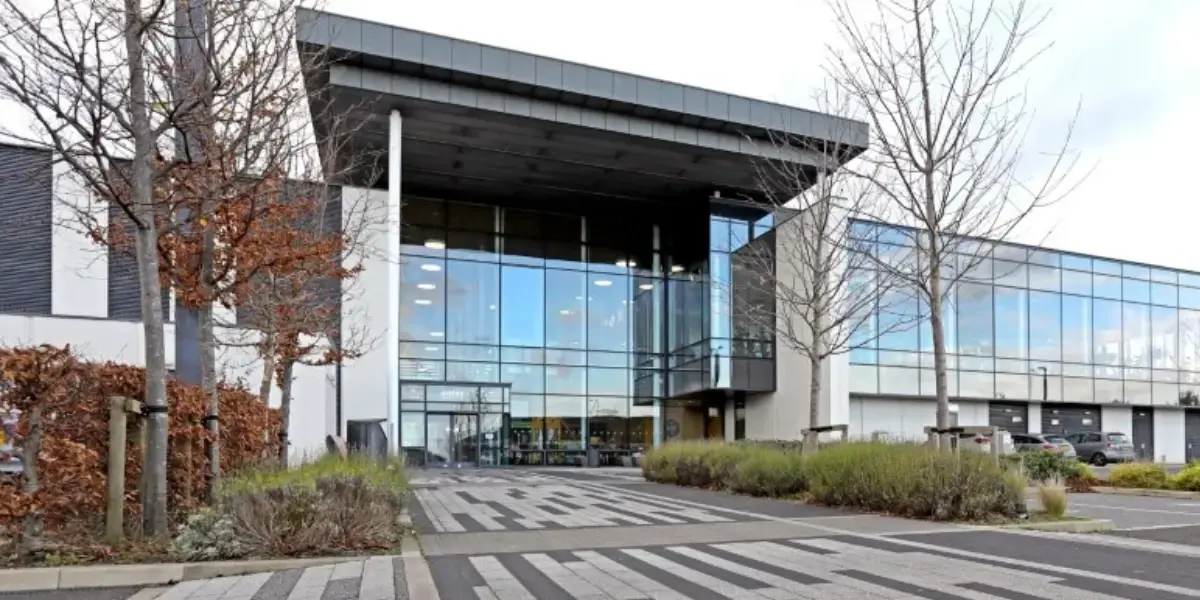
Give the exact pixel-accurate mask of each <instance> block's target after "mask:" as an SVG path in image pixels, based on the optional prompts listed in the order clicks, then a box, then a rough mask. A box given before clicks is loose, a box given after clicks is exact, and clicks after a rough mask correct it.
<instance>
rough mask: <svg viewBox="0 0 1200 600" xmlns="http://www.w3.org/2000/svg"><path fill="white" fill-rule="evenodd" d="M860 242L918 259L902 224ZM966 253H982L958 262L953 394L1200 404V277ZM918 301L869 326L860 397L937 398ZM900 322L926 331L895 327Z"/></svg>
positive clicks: (855, 381)
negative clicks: (897, 228)
mask: <svg viewBox="0 0 1200 600" xmlns="http://www.w3.org/2000/svg"><path fill="white" fill-rule="evenodd" d="M854 235H855V236H856V237H858V238H859V239H860V240H862V241H864V242H866V243H869V244H872V245H873V247H874V248H875V251H876V252H878V253H879V254H878V256H880V257H885V256H889V255H894V256H904V255H908V256H912V254H910V253H911V252H912V250H911V249H910V248H905V247H903V246H904V245H905V244H910V243H911V236H910V235H908V234H904V233H898V232H897V230H896V229H894V228H890V227H887V226H883V225H879V224H874V223H857V224H856V226H855V228H854ZM980 244H983V242H980ZM963 247H964V250H965V251H970V252H973V253H974V256H971V257H968V256H965V255H964V256H960V257H956V260H955V264H954V265H951V267H953V268H956V269H959V270H960V271H963V272H964V273H963V276H962V277H961V278H960V281H959V283H958V285H957V286H955V287H954V288H953V289H951V290H950V291H949V293H948V295H947V301H946V302H944V304H943V313H944V314H943V322H944V323H945V324H946V332H947V333H946V345H947V351H948V354H949V367H950V369H951V371H950V373H949V385H950V395H951V396H954V397H959V398H980V399H996V400H1000V399H1003V400H1015V401H1034V402H1042V401H1048V402H1064V403H1082V404H1091V403H1096V404H1111V403H1124V404H1136V405H1160V406H1178V405H1184V406H1196V405H1197V404H1198V400H1200V275H1198V274H1196V273H1188V272H1183V271H1177V270H1171V269H1163V268H1156V267H1150V266H1146V265H1138V264H1132V263H1125V262H1119V261H1112V260H1106V259H1100V258H1093V257H1088V256H1080V255H1075V254H1067V253H1062V252H1055V251H1049V250H1042V249H1030V248H1025V247H1021V246H1015V245H1009V244H992V243H987V244H986V247H984V246H980V247H979V248H980V249H976V247H975V246H972V247H971V248H970V249H968V248H966V246H965V245H964V246H963ZM980 257H983V258H980ZM862 276H863V278H864V280H865V281H868V282H869V281H870V280H871V279H872V278H874V277H878V276H879V275H878V274H876V273H873V272H871V271H870V270H865V271H864V272H863V274H862ZM918 298H919V297H918V295H917V294H916V293H915V290H897V291H896V293H895V296H894V297H889V298H885V299H883V300H881V302H880V305H881V306H886V309H885V310H879V307H877V310H876V311H875V314H874V315H872V317H871V318H870V319H869V320H868V321H867V322H866V323H865V324H864V326H863V327H864V330H863V331H862V332H861V333H860V334H859V335H858V341H857V342H856V344H855V347H854V348H853V350H852V351H851V354H850V359H851V372H852V374H851V392H852V393H855V394H859V395H881V396H899V397H903V396H931V395H933V394H934V377H933V349H932V345H931V340H932V335H931V332H930V330H929V311H928V308H927V307H926V306H924V303H923V302H921V301H919V299H918ZM900 322H906V323H915V325H914V326H911V327H903V326H897V327H892V326H890V325H892V324H894V323H900ZM877 332H885V333H883V334H882V335H877Z"/></svg>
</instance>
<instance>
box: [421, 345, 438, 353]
mask: <svg viewBox="0 0 1200 600" xmlns="http://www.w3.org/2000/svg"><path fill="white" fill-rule="evenodd" d="M440 350H441V348H438V347H437V346H425V351H426V352H438V351H440Z"/></svg>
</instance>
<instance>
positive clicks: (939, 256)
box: [828, 0, 1075, 430]
mask: <svg viewBox="0 0 1200 600" xmlns="http://www.w3.org/2000/svg"><path fill="white" fill-rule="evenodd" d="M831 5H832V8H833V10H834V15H835V20H836V23H837V25H838V29H839V32H840V34H841V41H842V42H843V43H844V44H845V48H844V49H834V50H833V51H832V61H831V63H830V65H829V67H828V72H829V74H830V76H831V77H832V78H833V79H834V80H835V81H836V83H837V84H838V86H839V87H840V88H841V90H842V91H843V92H844V93H846V94H848V96H849V97H850V98H851V99H852V100H853V101H855V103H856V104H857V105H858V106H857V108H858V109H859V110H861V111H862V113H863V115H864V116H865V118H866V120H867V121H868V122H869V123H870V125H871V129H872V143H871V147H870V150H869V151H868V152H867V153H865V154H864V156H863V157H862V158H860V159H859V161H857V162H856V164H855V165H852V166H851V167H850V169H851V170H852V171H855V172H856V173H857V174H859V175H862V176H863V177H865V178H866V179H867V180H868V181H870V183H871V184H872V185H873V187H874V188H875V190H876V192H877V193H878V194H880V195H881V196H882V198H883V200H884V203H885V210H884V211H882V212H881V213H880V218H881V220H884V221H888V222H890V223H893V224H895V225H899V226H900V227H898V228H895V230H889V232H890V235H891V236H892V237H893V240H895V238H897V237H899V238H905V239H902V240H900V244H899V247H906V248H908V249H909V250H903V251H898V252H893V253H890V254H889V253H875V254H873V255H872V256H875V257H876V258H875V260H874V263H875V267H876V268H877V269H879V270H880V271H881V272H882V273H886V274H887V276H888V277H892V278H895V280H896V281H897V282H903V283H904V284H905V285H907V286H910V287H911V288H912V289H913V290H915V293H916V294H917V295H918V296H919V297H920V299H921V301H922V302H921V304H922V306H923V310H927V311H928V319H929V320H930V328H931V331H932V340H931V342H932V346H933V354H934V370H935V382H936V390H937V393H936V396H937V428H938V429H940V430H945V429H947V428H948V427H949V425H950V399H949V393H948V386H947V379H946V378H947V356H946V355H947V349H946V333H945V329H946V325H945V322H944V318H943V305H944V304H945V303H946V302H947V301H948V300H949V298H950V297H951V296H950V294H951V291H952V290H953V289H955V286H956V284H957V282H958V281H959V279H960V278H962V277H964V276H969V275H970V273H972V272H973V270H974V269H975V267H976V266H978V265H979V264H980V263H981V261H982V260H983V259H985V258H986V257H987V256H988V252H989V250H988V246H987V244H979V243H977V240H978V239H980V238H985V239H988V240H1003V239H1006V238H1008V237H1010V236H1011V235H1012V234H1013V233H1014V232H1015V231H1017V230H1018V228H1019V227H1020V226H1021V225H1022V223H1024V222H1025V219H1026V218H1027V217H1029V215H1030V214H1032V213H1033V212H1034V211H1035V210H1036V209H1038V208H1040V207H1044V206H1047V205H1049V204H1051V203H1054V202H1056V201H1058V200H1059V199H1061V198H1062V197H1063V195H1064V194H1065V193H1067V192H1069V191H1070V190H1069V188H1070V187H1071V186H1069V185H1066V184H1067V179H1068V177H1069V175H1070V173H1071V171H1072V168H1073V167H1074V164H1075V160H1074V159H1073V158H1072V157H1071V156H1070V155H1069V153H1068V144H1069V141H1070V138H1071V133H1072V131H1073V129H1074V120H1072V121H1071V122H1069V123H1067V124H1066V127H1065V133H1064V136H1063V139H1062V144H1061V145H1059V146H1057V147H1056V148H1054V149H1052V152H1051V153H1050V154H1049V155H1048V157H1047V161H1046V162H1045V163H1040V162H1039V164H1036V165H1035V164H1033V163H1032V162H1031V155H1030V154H1028V153H1026V152H1025V148H1024V146H1025V134H1026V130H1027V128H1028V126H1029V123H1030V121H1031V116H1032V115H1031V112H1030V111H1029V110H1028V109H1027V107H1026V105H1025V98H1026V96H1025V94H1024V93H1023V92H1024V91H1025V90H1023V89H1020V87H1019V84H1020V82H1019V81H1017V78H1018V77H1020V76H1021V75H1023V74H1024V73H1025V71H1026V69H1027V67H1028V66H1029V65H1030V64H1031V62H1032V61H1033V60H1035V59H1036V58H1037V57H1038V56H1040V55H1041V53H1042V52H1043V51H1044V50H1045V49H1046V46H1036V45H1032V44H1033V40H1032V36H1033V34H1034V32H1035V31H1036V30H1037V28H1038V26H1039V25H1041V23H1042V22H1043V21H1044V20H1045V18H1046V16H1047V14H1048V13H1047V12H1045V11H1035V10H1033V9H1032V8H1031V7H1030V6H1029V5H1028V4H1027V3H1026V2H1025V0H1015V1H1014V2H1013V3H1012V4H1010V5H1005V6H1001V5H999V4H997V3H996V2H992V1H986V0H985V1H982V2H979V1H966V2H952V1H950V0H945V1H943V0H876V1H875V2H873V3H871V6H872V7H873V8H874V9H875V10H874V13H873V14H871V15H870V18H866V17H867V16H866V15H864V14H863V13H862V10H863V8H864V7H865V6H866V5H867V3H865V2H861V1H859V0H831ZM1039 171H1040V172H1039ZM898 255H904V256H898Z"/></svg>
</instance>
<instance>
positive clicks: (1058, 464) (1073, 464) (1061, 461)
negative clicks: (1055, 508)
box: [1018, 451, 1084, 483]
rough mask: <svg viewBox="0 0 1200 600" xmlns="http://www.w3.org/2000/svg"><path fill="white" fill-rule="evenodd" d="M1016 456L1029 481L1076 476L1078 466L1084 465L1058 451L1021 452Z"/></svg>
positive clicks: (1077, 474) (1040, 481) (1035, 481)
mask: <svg viewBox="0 0 1200 600" xmlns="http://www.w3.org/2000/svg"><path fill="white" fill-rule="evenodd" d="M1018 456H1020V460H1021V466H1022V467H1023V468H1024V469H1025V477H1026V479H1028V480H1029V482H1030V483H1044V482H1047V481H1051V480H1054V479H1066V478H1068V477H1073V476H1074V477H1078V476H1079V467H1080V466H1084V465H1083V463H1081V462H1079V461H1078V460H1076V459H1075V458H1073V457H1066V456H1063V454H1062V453H1060V452H1046V451H1037V452H1023V453H1021V454H1019V455H1018Z"/></svg>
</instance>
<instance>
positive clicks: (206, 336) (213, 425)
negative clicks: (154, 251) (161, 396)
mask: <svg viewBox="0 0 1200 600" xmlns="http://www.w3.org/2000/svg"><path fill="white" fill-rule="evenodd" d="M212 313H213V309H212V305H211V304H209V305H206V306H202V307H200V374H201V381H202V383H203V386H204V396H205V397H206V398H208V410H207V412H206V414H205V416H204V428H205V429H206V430H207V431H208V434H209V436H210V439H208V440H205V444H204V455H205V457H206V458H207V459H208V477H207V478H206V479H207V483H206V487H205V490H204V492H205V494H206V495H207V498H208V500H209V502H212V500H213V499H214V498H215V494H216V488H217V480H218V479H219V478H220V477H221V443H220V442H221V421H220V420H219V415H220V412H221V411H220V406H221V405H220V396H219V395H218V393H217V341H216V333H215V332H214V330H213V314H212Z"/></svg>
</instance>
